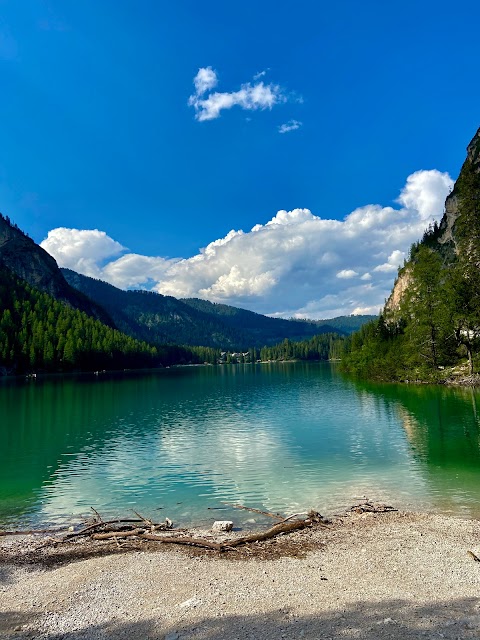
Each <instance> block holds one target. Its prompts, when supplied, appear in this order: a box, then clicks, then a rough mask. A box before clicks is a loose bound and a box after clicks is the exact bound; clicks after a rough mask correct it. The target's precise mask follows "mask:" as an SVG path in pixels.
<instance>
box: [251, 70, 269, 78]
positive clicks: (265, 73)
mask: <svg viewBox="0 0 480 640" xmlns="http://www.w3.org/2000/svg"><path fill="white" fill-rule="evenodd" d="M267 71H268V69H264V70H263V71H259V72H258V73H256V74H255V75H254V76H253V79H254V80H260V78H263V76H266V75H267Z"/></svg>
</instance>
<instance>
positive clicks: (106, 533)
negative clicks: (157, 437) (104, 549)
mask: <svg viewBox="0 0 480 640" xmlns="http://www.w3.org/2000/svg"><path fill="white" fill-rule="evenodd" d="M231 506H234V507H236V508H238V509H243V510H245V511H253V512H254V513H260V514H262V515H266V516H269V517H271V518H274V519H276V520H280V522H277V523H275V524H274V525H273V526H272V527H270V528H269V529H267V530H266V531H260V532H256V533H251V534H249V535H246V536H241V537H239V538H232V539H227V540H224V541H222V542H214V541H213V540H210V539H208V538H200V537H199V538H195V537H192V536H189V535H188V534H187V535H178V536H177V535H168V534H167V532H168V533H170V532H173V531H175V532H179V533H180V532H186V530H185V529H173V523H172V521H171V520H169V519H168V518H166V519H165V522H161V523H155V522H153V521H152V520H150V519H149V518H146V517H143V516H142V515H140V514H139V513H136V512H134V513H135V515H137V516H138V517H137V518H130V519H115V520H104V519H103V518H102V517H101V516H100V514H99V513H98V512H96V511H95V510H94V509H92V510H93V511H94V513H95V522H93V523H92V524H89V525H88V526H84V527H83V528H82V529H79V530H78V531H71V528H70V529H69V530H68V532H66V531H65V529H64V528H63V529H56V530H55V529H36V530H30V531H15V532H11V531H5V532H0V535H21V534H24V535H27V534H29V533H48V534H52V533H54V532H59V531H62V532H65V534H64V535H63V536H62V537H54V538H50V539H49V540H48V541H47V542H46V544H45V546H47V545H49V544H55V545H57V544H61V543H66V542H71V541H72V540H73V539H74V538H78V537H81V536H83V537H87V538H90V539H91V540H114V541H115V542H116V543H117V545H118V546H120V545H119V540H122V539H125V538H136V539H138V540H149V541H152V542H159V543H163V544H179V545H187V546H195V547H200V548H203V549H211V550H214V551H220V552H222V551H228V550H231V549H234V548H236V547H239V546H243V545H248V544H254V543H257V542H263V541H264V540H269V539H271V538H275V537H276V536H279V535H283V534H288V533H292V532H293V531H299V530H301V529H305V528H306V527H311V526H313V525H317V524H318V525H320V526H328V523H329V521H328V520H326V519H325V518H323V516H321V515H320V514H319V513H318V512H316V511H310V512H309V513H308V514H307V518H305V519H303V518H299V515H300V514H297V513H296V514H293V515H290V516H288V517H284V516H281V515H279V514H273V513H269V512H267V511H260V509H254V508H251V507H245V506H243V505H231ZM160 530H162V531H165V535H159V533H158V532H159V531H160Z"/></svg>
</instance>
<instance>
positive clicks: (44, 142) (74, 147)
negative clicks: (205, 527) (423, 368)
mask: <svg viewBox="0 0 480 640" xmlns="http://www.w3.org/2000/svg"><path fill="white" fill-rule="evenodd" d="M479 19H480V7H479V5H478V3H477V2H473V1H468V2H467V1H465V0H463V1H462V0H460V1H459V2H457V3H455V4H454V5H453V4H451V3H446V2H441V1H436V2H433V1H430V0H425V1H423V2H420V1H418V0H417V1H415V2H413V1H408V0H404V1H402V2H396V1H395V0H393V1H390V2H383V1H380V0H376V1H368V0H367V1H364V2H361V3H360V2H351V1H343V2H336V3H327V2H323V1H319V0H317V1H305V2H301V3H297V4H296V5H295V4H292V3H291V2H283V1H278V0H277V1H275V2H269V1H264V2H258V1H257V2H251V1H244V2H242V3H234V2H225V1H222V2H215V1H213V2H206V3H198V2H193V1H189V0H185V1H182V0H178V2H162V1H155V2H154V1H151V2H150V1H147V0H143V1H140V2H139V1H136V2H133V1H125V0H115V1H108V0H102V1H101V2H98V1H92V0H82V2H78V1H76V0H75V1H73V0H62V1H60V0H58V1H56V0H49V1H47V0H35V1H34V0H21V1H19V0H0V77H1V87H2V99H1V100H0V132H1V137H0V139H1V144H0V211H2V212H3V213H5V214H8V215H9V216H10V217H11V218H12V219H13V220H15V221H16V222H17V223H18V225H19V226H20V227H21V228H23V229H24V230H25V231H27V232H28V233H29V234H30V235H31V236H32V237H33V238H34V239H35V240H36V241H38V242H40V241H42V240H44V239H45V238H46V237H47V234H48V233H49V232H52V231H54V230H56V229H58V228H62V229H64V231H63V232H62V233H60V232H57V234H56V235H55V234H54V235H53V236H52V237H53V240H52V242H50V245H49V244H48V243H47V244H46V245H45V246H46V248H49V250H51V252H52V253H53V255H54V256H55V257H56V258H57V261H58V262H59V263H61V264H65V265H68V266H72V267H75V268H77V269H78V270H83V271H84V272H85V273H88V274H89V275H96V276H98V277H108V279H109V280H110V281H112V282H114V283H115V284H117V285H119V286H148V287H153V288H156V290H158V291H160V292H162V293H170V294H172V295H179V296H181V295H198V296H202V297H209V298H210V299H213V300H217V301H224V302H227V303H230V304H238V305H240V306H245V307H248V308H252V309H254V310H257V311H262V312H266V313H271V314H278V315H295V314H296V315H305V314H309V315H311V316H317V317H321V316H326V314H328V313H334V312H337V311H343V312H351V311H354V310H356V311H358V310H360V309H367V308H371V309H373V308H375V307H376V308H378V305H379V304H381V303H382V302H383V298H384V297H385V295H386V294H387V293H388V289H389V287H390V286H391V282H392V280H393V278H394V276H395V271H396V266H397V264H394V262H395V260H396V262H397V263H399V262H400V261H401V260H402V256H403V255H404V254H405V253H406V251H408V246H409V244H410V243H411V241H413V240H414V239H415V237H416V236H415V235H414V234H417V235H418V233H419V232H421V231H420V229H422V228H424V227H425V226H426V224H428V222H429V221H430V220H431V219H434V218H437V219H438V217H439V216H440V215H441V213H442V211H441V204H439V203H442V202H443V199H444V197H445V194H446V193H447V192H448V188H449V187H450V184H449V182H448V180H447V178H445V177H444V178H441V177H439V175H436V174H435V175H434V174H416V172H419V171H427V170H437V171H438V172H440V173H441V174H442V175H443V174H445V173H448V174H449V175H450V176H451V177H452V178H456V176H457V175H458V171H459V169H460V166H461V164H462V162H463V160H464V157H465V147H466V145H467V143H468V142H469V140H470V139H471V137H472V136H473V134H474V133H475V131H476V129H477V128H478V126H479V125H480V118H479V108H478V105H479V104H480V100H479V98H480V95H479V94H480V83H479V82H478V69H479V56H480V53H479V50H478V43H477V39H476V38H475V37H474V35H473V34H474V33H475V31H474V29H473V27H472V25H475V24H477V23H478V21H479ZM199 69H203V70H210V71H209V72H208V73H210V76H208V73H207V76H204V77H207V78H208V77H209V78H210V80H209V82H210V84H209V83H208V82H207V84H206V85H202V86H204V87H207V88H206V89H205V91H204V92H203V93H199V94H198V95H197V96H195V87H194V78H195V77H196V76H197V73H198V72H199ZM204 73H206V72H204ZM212 74H213V75H212ZM197 85H198V82H197ZM215 94H217V95H216V96H215ZM191 96H193V97H192V98H191V99H190V104H189V98H190V97H191ZM209 97H210V102H209V103H208V105H209V107H208V108H210V106H211V105H212V104H214V105H217V106H218V105H219V104H220V103H221V104H222V105H225V104H230V105H231V104H232V103H234V104H233V106H231V108H228V109H227V108H225V109H223V110H221V111H219V112H218V114H217V112H215V111H209V112H208V113H207V111H206V107H205V106H202V105H205V102H204V101H205V100H207V99H208V98H209ZM202 101H203V102H202ZM195 105H197V106H196V107H195ZM254 107H255V108H254ZM206 113H207V115H208V117H211V116H213V115H216V114H217V115H218V116H219V117H211V119H203V120H202V117H204V116H205V114H206ZM202 114H203V116H202ZM282 125H286V126H284V129H285V128H286V129H291V130H288V131H286V132H285V133H281V132H280V130H281V127H282ZM292 125H293V126H292ZM412 174H413V175H417V178H416V179H414V180H413V182H411V183H410V189H409V190H408V189H407V192H405V194H406V195H405V197H406V204H405V202H403V204H402V203H398V202H396V200H397V198H398V197H399V195H400V193H401V191H402V189H404V190H405V189H406V188H407V186H408V183H407V178H408V176H411V175H412ZM406 185H407V186H406ZM423 188H425V189H426V190H427V191H426V194H427V195H426V196H425V195H424V194H423V192H422V191H421V189H423ZM419 189H420V190H419ZM412 194H416V196H415V198H416V199H415V198H413V199H412V197H413V196H412ZM425 198H426V199H427V200H428V202H429V203H430V204H428V206H427V207H426V208H425V207H423V208H422V206H423V205H422V203H424V202H425ZM377 203H378V207H377V209H375V211H376V212H377V214H376V215H377V216H380V218H379V220H377V222H378V223H379V224H382V225H383V224H385V225H386V227H385V228H383V227H382V229H383V231H384V235H383V236H382V238H380V237H379V238H377V242H376V244H375V246H370V245H369V244H368V238H369V237H370V236H371V234H368V233H367V234H365V235H361V234H360V235H358V236H357V235H356V234H355V232H354V231H353V232H352V231H351V230H350V231H349V230H348V229H346V227H345V226H343V227H342V228H341V230H340V231H339V233H340V234H343V235H344V236H345V238H343V240H342V241H341V242H340V243H339V245H338V247H337V245H336V240H337V235H336V233H337V227H336V226H335V225H334V224H333V222H334V221H340V222H341V221H345V218H346V216H348V215H349V214H351V212H352V211H354V210H356V209H357V208H358V207H364V206H365V205H372V204H374V205H376V204H377ZM419 203H420V204H419ZM388 207H393V209H394V211H395V212H396V213H397V215H396V216H395V215H393V214H392V216H390V218H392V219H391V220H390V218H389V216H388V215H386V213H385V208H388ZM282 210H284V211H286V212H292V211H297V212H298V211H300V210H302V211H303V210H309V212H311V215H313V218H312V219H307V218H308V216H307V214H305V213H295V214H294V215H291V216H290V217H288V216H287V217H285V216H283V218H282V216H280V217H278V216H277V215H276V214H277V212H278V211H282ZM372 211H373V209H372ZM379 212H380V213H379ZM381 212H383V213H381ZM368 215H370V214H368ZM287 218H288V220H287ZM272 220H273V222H272V223H271V224H270V225H268V228H267V223H268V222H269V221H272ZM355 220H356V222H355ZM316 221H318V222H316ZM328 221H329V222H330V223H332V224H329V225H325V224H324V223H326V222H328ZM285 222H288V224H285ZM350 222H351V223H352V224H351V225H350V226H352V225H353V223H354V222H355V224H356V225H357V228H365V226H366V225H365V220H363V219H362V221H359V220H357V219H355V218H354V219H351V220H350ZM255 225H260V226H261V227H262V228H261V229H258V230H257V232H256V233H255V234H253V235H252V233H249V232H250V230H251V229H252V228H253V227H255ZM392 225H393V226H392ZM337 226H338V225H337ZM327 227H328V230H326V228H327ZM287 228H288V233H287V232H286V230H287ZM375 228H377V225H375ZM406 228H409V229H410V234H408V233H406V231H405V229H406ZM65 230H77V231H91V230H98V231H99V232H101V233H100V235H99V234H98V233H97V234H96V235H95V234H94V235H92V234H90V236H89V235H88V234H85V233H84V234H83V235H80V236H79V235H78V233H77V234H76V235H75V234H73V232H70V233H67V232H66V231H65ZM231 230H235V231H238V230H243V231H244V232H245V234H244V236H245V237H239V236H238V235H235V236H230V237H228V239H227V240H221V239H222V238H225V237H226V236H227V234H228V233H229V232H230V231H231ZM267 232H268V233H267ZM274 232H275V233H274ZM102 233H103V235H102ZM287 236H288V237H287ZM314 236H315V237H317V236H318V242H317V243H316V244H315V243H313V244H312V242H311V238H312V237H314ZM342 237H343V236H342ZM347 237H350V238H353V240H352V242H354V247H352V248H349V245H348V243H347V241H346V238H347ZM392 238H393V239H392ZM322 239H323V240H322ZM220 240H221V242H220ZM216 241H217V242H216ZM215 242H216V244H215ZM322 242H323V244H322ZM382 242H384V247H383V248H382V247H381V243H382ZM212 243H213V245H212ZM295 243H297V244H296V245H295ZM302 243H303V244H302ZM309 243H310V244H309ZM325 243H327V244H328V246H327V245H326V244H325ZM275 244H276V245H277V246H278V254H277V255H276V256H274V255H273V254H274V246H273V245H275ZM208 245H210V246H211V248H210V253H209V254H208V252H207V254H208V255H206V254H205V252H203V253H202V252H199V250H200V248H202V247H207V246H208ZM293 245H295V246H297V250H294V251H293V253H292V251H291V247H292V246H293ZM307 245H309V246H307ZM362 247H363V249H364V254H365V256H370V258H371V256H372V255H374V256H375V259H374V260H373V261H372V260H370V262H369V260H367V259H366V258H365V259H364V258H363V257H362V255H361V249H362ZM329 248H330V249H332V251H330V253H331V254H332V255H330V256H329V255H327V254H328V253H329ZM79 252H80V253H79ZM394 252H398V253H395V255H394V256H393V257H392V254H393V253H394ZM213 254H215V255H213ZM258 254H261V255H267V257H268V260H267V259H265V260H264V261H263V262H262V260H259V259H258ZM282 254H283V255H284V257H285V261H284V264H282ZM132 256H136V258H133V257H132ZM208 256H210V257H208ZM245 256H247V257H245ZM302 256H303V258H304V259H303V260H302V259H301V258H302ZM325 256H326V257H325ZM349 257H351V258H352V260H353V261H352V262H351V264H350V263H349V262H348V258H349ZM119 258H124V259H123V261H122V262H121V263H118V260H119ZM154 258H156V259H157V262H155V263H153V262H152V260H153V259H154ZM179 258H181V259H183V261H180V262H179V261H178V260H173V261H172V260H170V259H179ZM192 258H193V262H192ZM317 258H318V259H317ZM189 259H190V260H189ZM247 259H248V260H247ZM242 260H243V262H242ZM246 260H247V261H248V264H245V261H246ZM110 262H115V264H113V266H110V268H109V269H107V270H105V266H107V267H108V263H110ZM199 263H201V265H200V264H199ZM317 263H318V264H317ZM389 264H390V267H392V268H390V269H389V268H387V267H385V268H384V269H383V270H382V265H389ZM322 265H323V266H322ZM325 265H327V266H325ZM327 267H328V268H327ZM375 269H377V271H375ZM307 272H308V274H307ZM352 273H355V274H356V275H351V274H352ZM338 274H343V275H338ZM345 274H347V275H345ZM348 274H350V275H348ZM366 274H369V275H370V276H371V278H370V279H368V278H367V277H365V276H366ZM375 274H376V275H375ZM380 276H381V278H383V279H380ZM362 277H365V278H364V280H361V278H362ZM142 278H143V279H142ZM355 279H358V282H357V284H358V287H357V288H356V289H355V286H354V285H355V282H356V281H355ZM332 281H333V284H334V285H335V286H333V285H332ZM354 281H355V282H354ZM340 285H341V286H340ZM342 287H343V289H342ZM339 289H342V291H343V293H342V295H338V294H339ZM292 290H294V291H292ZM294 294H295V295H294ZM335 296H336V297H335ZM287 298H289V299H290V300H289V301H287Z"/></svg>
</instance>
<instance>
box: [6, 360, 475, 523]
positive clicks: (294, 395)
mask: <svg viewBox="0 0 480 640" xmlns="http://www.w3.org/2000/svg"><path fill="white" fill-rule="evenodd" d="M477 405H478V410H479V411H480V396H479V395H478V394H477V393H476V392H473V391H472V390H469V389H447V388H441V387H427V386H401V385H373V384H365V383H357V382H353V381H351V380H348V379H346V378H344V377H342V376H341V375H340V374H338V373H337V372H336V369H335V367H334V366H333V367H332V366H330V365H328V364H306V363H288V364H272V365H255V366H251V365H237V366H223V367H187V368H181V369H168V370H163V371H159V372H148V373H129V374H118V375H108V374H105V375H103V376H102V375H100V376H97V377H95V376H83V377H78V378H73V377H70V378H67V377H65V378H61V377H58V378H48V379H47V378H45V379H39V378H37V379H36V380H31V381H21V382H18V381H11V380H10V381H3V382H2V383H1V384H0V528H1V527H3V526H6V525H8V526H11V525H20V524H22V525H23V524H27V523H28V524H38V523H42V524H50V523H62V522H72V521H76V520H77V519H78V518H79V517H80V516H82V515H83V514H86V513H88V512H89V509H90V507H94V508H95V509H97V510H98V511H100V512H101V513H102V514H104V515H105V516H110V515H115V516H116V515H126V514H131V513H132V509H135V510H137V511H139V512H141V513H145V514H146V515H149V516H152V517H154V518H159V519H162V518H163V517H165V516H167V515H168V516H169V517H170V518H172V519H174V520H175V522H177V523H191V522H198V523H203V522H208V521H211V520H212V519H218V518H224V517H227V516H228V517H231V516H232V511H231V510H229V509H228V508H226V507H225V505H223V502H239V503H242V504H246V505H249V506H254V507H257V508H263V509H267V510H278V511H281V512H283V513H293V512H298V511H303V510H305V509H309V508H311V507H313V508H315V509H318V510H320V511H321V512H322V513H327V514H328V513H332V512H335V510H338V509H341V508H342V507H345V506H348V505H351V504H353V503H354V502H355V501H356V500H357V499H358V498H359V497H361V496H364V495H365V496H368V497H369V498H370V499H376V500H387V501H388V502H390V503H392V504H394V505H396V506H398V507H402V508H410V509H432V510H435V511H440V512H445V513H454V514H461V515H469V516H474V517H478V516H480V427H479V415H478V414H477ZM251 517H252V514H249V513H246V512H239V511H236V512H235V521H236V522H238V523H239V524H242V523H245V522H246V521H247V520H249V519H250V518H251ZM254 517H255V516H254Z"/></svg>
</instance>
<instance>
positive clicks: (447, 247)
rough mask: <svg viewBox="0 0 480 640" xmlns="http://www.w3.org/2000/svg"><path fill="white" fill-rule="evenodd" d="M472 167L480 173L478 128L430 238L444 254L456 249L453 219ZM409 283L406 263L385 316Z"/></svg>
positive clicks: (410, 282)
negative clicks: (464, 183)
mask: <svg viewBox="0 0 480 640" xmlns="http://www.w3.org/2000/svg"><path fill="white" fill-rule="evenodd" d="M472 168H473V169H474V171H475V172H477V173H480V128H479V129H478V131H477V133H476V134H475V135H474V136H473V138H472V140H471V141H470V143H469V145H468V147H467V157H466V159H465V162H464V163H463V165H462V168H461V170H460V174H459V176H458V179H457V181H456V182H455V186H454V188H453V190H452V192H451V193H450V194H449V195H448V196H447V198H446V200H445V211H444V214H443V217H442V220H441V221H440V225H439V228H438V233H437V235H436V236H435V237H434V238H432V239H433V241H434V242H433V245H432V242H430V243H429V246H430V247H432V248H435V247H438V250H439V251H442V252H443V253H444V254H445V255H448V254H449V253H450V254H451V255H454V253H455V251H456V242H455V221H456V220H457V218H458V212H459V202H460V197H461V192H462V184H463V182H464V179H465V176H466V174H467V172H469V171H470V170H471V169H472ZM411 284H412V275H411V267H410V265H409V264H408V263H407V264H406V265H405V267H403V268H402V269H401V270H400V271H399V274H398V278H397V280H396V281H395V284H394V286H393V290H392V293H391V294H390V296H389V298H388V300H387V302H386V303H385V308H384V314H385V316H386V317H389V316H391V315H392V314H393V315H394V314H395V312H396V311H398V309H399V306H400V302H401V300H402V298H403V295H404V293H405V291H406V290H407V289H408V287H409V286H411Z"/></svg>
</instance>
